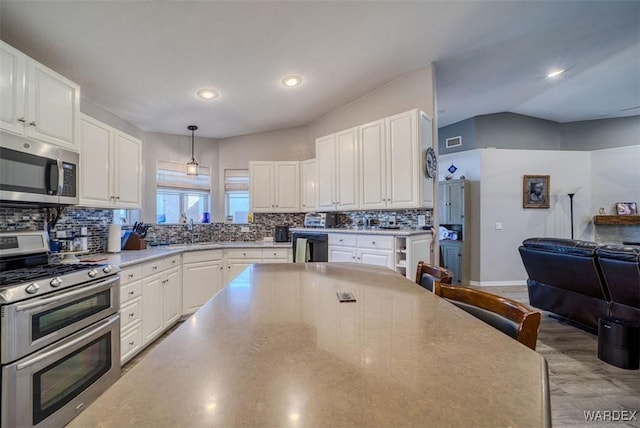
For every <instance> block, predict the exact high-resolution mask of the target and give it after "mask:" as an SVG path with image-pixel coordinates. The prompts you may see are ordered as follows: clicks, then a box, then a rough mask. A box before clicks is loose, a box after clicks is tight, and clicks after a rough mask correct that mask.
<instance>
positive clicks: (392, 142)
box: [316, 109, 434, 210]
mask: <svg viewBox="0 0 640 428" xmlns="http://www.w3.org/2000/svg"><path fill="white" fill-rule="evenodd" d="M428 147H432V124H431V119H430V118H429V117H428V116H427V115H426V114H425V113H423V112H421V111H420V110H417V109H416V110H411V111H407V112H404V113H400V114H397V115H394V116H390V117H387V118H384V119H380V120H377V121H374V122H371V123H367V124H365V125H361V126H358V127H356V128H352V129H349V130H346V131H342V132H338V133H335V134H332V135H328V136H326V137H322V138H318V139H317V140H316V159H317V169H318V172H317V174H318V177H319V179H318V182H317V189H318V209H319V210H337V209H341V210H356V209H412V208H433V200H434V198H433V194H434V188H433V186H434V182H433V179H432V178H427V177H426V175H425V173H424V163H425V153H426V150H427V148H428ZM320 177H321V178H322V179H320Z"/></svg>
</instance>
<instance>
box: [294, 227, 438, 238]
mask: <svg viewBox="0 0 640 428" xmlns="http://www.w3.org/2000/svg"><path fill="white" fill-rule="evenodd" d="M289 231H290V232H309V233H355V234H364V235H390V236H413V235H422V234H425V233H428V234H430V235H432V234H433V231H432V230H424V229H380V228H379V227H375V226H374V227H367V228H365V227H358V228H355V227H336V228H333V227H328V228H322V227H292V228H291V229H289Z"/></svg>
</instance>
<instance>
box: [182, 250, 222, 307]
mask: <svg viewBox="0 0 640 428" xmlns="http://www.w3.org/2000/svg"><path fill="white" fill-rule="evenodd" d="M221 266H222V262H221V261H206V262H198V263H185V264H184V265H183V284H182V287H183V290H182V311H183V313H185V314H189V313H193V312H195V311H196V310H197V309H198V308H199V307H200V306H202V305H204V304H205V303H206V302H207V301H208V300H209V299H210V298H211V297H213V296H214V295H215V294H216V293H217V292H218V290H219V289H220V271H221V269H220V268H221Z"/></svg>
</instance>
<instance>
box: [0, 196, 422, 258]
mask: <svg viewBox="0 0 640 428" xmlns="http://www.w3.org/2000/svg"><path fill="white" fill-rule="evenodd" d="M390 215H391V216H395V219H396V224H397V225H399V226H400V227H403V228H407V227H410V228H415V227H417V225H418V215H425V217H426V224H428V225H430V224H431V215H432V211H431V210H406V211H396V212H389V211H352V212H341V213H339V214H338V224H337V227H351V226H353V225H354V224H355V222H356V221H357V220H360V219H364V218H369V220H370V222H371V224H372V225H375V224H380V225H381V224H384V222H385V221H386V220H387V216H390ZM53 217H55V210H54V209H50V210H48V211H47V210H45V209H43V208H20V207H3V206H0V231H8V230H44V229H45V228H46V227H47V226H48V225H51V221H50V220H51V219H53ZM112 222H113V211H112V210H108V209H95V208H78V207H67V208H65V209H64V210H62V212H61V215H60V217H59V219H58V220H57V222H56V223H55V227H54V228H50V232H51V234H52V235H53V234H54V232H56V231H65V232H67V233H77V234H79V233H80V231H81V229H82V228H83V227H86V228H87V241H88V253H90V254H96V253H104V252H105V251H106V248H107V237H108V229H109V225H110V224H111V223H112ZM275 226H289V227H303V226H304V213H255V214H254V222H253V223H251V224H227V223H210V224H194V226H193V231H189V230H188V226H187V225H186V224H171V225H165V224H162V225H159V224H151V225H150V227H149V230H148V232H147V237H146V240H147V241H148V242H149V243H152V244H156V243H160V244H184V243H197V242H228V241H258V240H262V239H263V238H265V237H266V238H268V237H273V231H274V228H275ZM122 230H123V231H126V230H131V227H130V226H123V227H122ZM245 230H248V231H245Z"/></svg>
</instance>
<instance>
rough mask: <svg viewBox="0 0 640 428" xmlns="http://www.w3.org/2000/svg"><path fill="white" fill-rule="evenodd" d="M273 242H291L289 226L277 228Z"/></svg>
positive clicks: (274, 231) (274, 230)
mask: <svg viewBox="0 0 640 428" xmlns="http://www.w3.org/2000/svg"><path fill="white" fill-rule="evenodd" d="M273 240H274V241H275V242H289V226H276V227H275V228H274V229H273Z"/></svg>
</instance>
